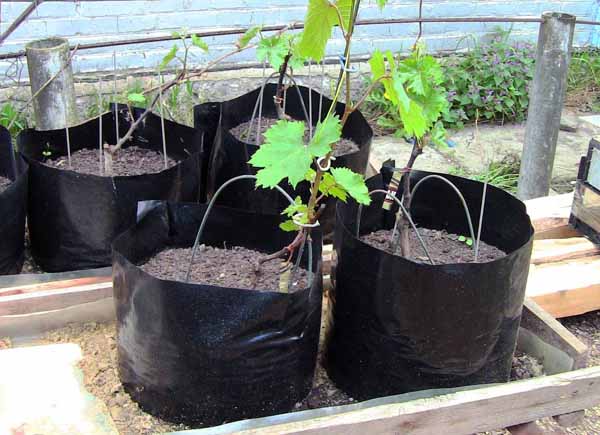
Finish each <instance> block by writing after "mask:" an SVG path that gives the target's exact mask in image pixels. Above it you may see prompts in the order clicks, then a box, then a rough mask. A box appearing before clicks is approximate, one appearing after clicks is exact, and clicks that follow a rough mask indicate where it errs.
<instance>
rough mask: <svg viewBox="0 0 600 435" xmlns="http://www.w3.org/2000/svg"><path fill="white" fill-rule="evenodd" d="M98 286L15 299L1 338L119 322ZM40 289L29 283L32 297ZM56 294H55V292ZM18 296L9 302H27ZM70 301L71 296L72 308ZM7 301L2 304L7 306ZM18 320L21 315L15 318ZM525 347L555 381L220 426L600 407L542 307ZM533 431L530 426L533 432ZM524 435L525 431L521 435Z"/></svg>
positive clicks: (414, 421) (453, 424) (72, 283)
mask: <svg viewBox="0 0 600 435" xmlns="http://www.w3.org/2000/svg"><path fill="white" fill-rule="evenodd" d="M96 284H102V283H90V282H89V281H88V280H86V281H85V282H83V283H81V282H80V281H78V280H77V279H74V280H61V281H60V283H59V282H54V283H51V284H44V285H43V290H42V291H41V292H39V299H40V301H42V303H41V305H40V306H41V307H45V308H46V307H55V309H52V310H45V308H44V311H40V310H38V309H36V305H35V303H33V301H35V299H36V297H37V296H36V293H35V292H33V291H29V292H26V293H23V294H21V295H27V297H26V298H24V299H21V300H15V299H10V304H9V306H10V307H11V310H12V313H11V314H6V310H5V311H4V314H2V315H0V336H9V337H13V338H15V337H16V338H18V337H22V336H30V335H35V334H40V333H43V332H45V331H48V330H51V329H56V328H60V327H63V326H66V325H67V324H69V323H83V322H90V321H95V322H108V321H114V319H115V312H114V303H113V299H112V295H110V294H107V293H104V290H103V289H102V287H99V288H98V289H97V290H96V293H95V294H96V295H97V296H98V298H97V299H95V300H94V298H90V291H89V288H88V287H89V286H90V285H96ZM65 285H66V286H67V287H64V286H65ZM34 287H35V286H34V285H33V284H31V283H29V284H27V290H32V289H33V288H34ZM49 287H51V288H52V292H54V295H52V294H50V293H49V291H50V290H49ZM14 291H15V289H14V288H12V289H11V290H10V292H11V294H10V295H8V296H3V297H0V301H1V300H2V298H12V297H14V296H19V294H12V293H14ZM65 294H68V295H69V299H68V304H69V305H68V306H64V307H63V308H56V307H59V306H61V304H63V305H64V304H65V303H66V302H65ZM3 303H4V302H0V307H1V306H2V304H3ZM15 313H18V314H15ZM518 348H519V349H520V350H522V351H523V352H526V353H528V354H530V355H532V356H534V357H536V358H538V359H539V360H540V361H541V362H542V363H543V365H544V367H545V370H546V372H547V373H548V374H550V375H551V376H547V377H542V378H537V379H532V380H526V381H519V382H512V383H509V384H502V385H493V386H473V387H466V388H459V389H447V390H433V391H425V392H419V393H411V394H404V395H398V396H393V397H387V398H382V399H376V400H373V401H369V402H364V403H361V404H356V405H346V406H340V407H334V408H327V409H320V410H311V411H304V412H300V413H294V414H287V415H280V416H274V417H267V418H263V419H256V420H248V421H245V422H241V423H231V424H229V425H224V426H220V427H219V428H218V433H220V434H228V433H243V434H261V435H262V434H265V435H266V434H297V433H302V434H313V433H314V434H342V433H343V434H344V435H346V434H363V433H382V434H383V433H393V432H394V431H396V432H398V431H400V432H401V433H405V431H406V430H407V429H408V428H410V433H411V434H431V433H449V432H448V431H450V432H451V433H453V434H471V433H474V432H477V431H484V430H493V429H497V428H501V427H507V426H511V427H512V426H515V425H521V426H518V427H516V426H515V427H513V428H512V430H513V431H514V433H515V434H516V433H528V432H523V430H524V429H523V428H524V426H522V424H524V423H527V422H530V421H532V420H536V419H539V418H542V417H548V416H555V415H562V414H568V418H567V417H561V418H562V419H563V420H568V422H569V424H573V423H574V422H575V421H576V418H574V417H573V416H575V417H577V416H578V415H579V414H572V413H574V412H577V411H580V410H582V409H585V408H589V407H592V406H595V405H597V404H599V403H600V367H595V368H588V369H582V367H585V365H586V361H587V348H586V347H585V346H584V345H583V344H582V343H581V342H579V340H577V338H576V337H574V336H573V335H572V334H571V333H570V332H569V331H568V330H566V329H565V328H564V327H562V325H560V324H559V323H558V322H557V321H556V320H555V319H554V318H552V317H551V316H550V315H548V314H547V313H546V312H544V311H543V310H542V309H541V308H540V307H539V306H538V305H537V304H536V303H535V302H534V301H532V300H529V299H528V300H527V301H526V303H525V308H524V313H523V322H522V327H521V329H520V331H519V341H518ZM214 430H216V429H204V430H197V431H190V432H189V434H190V435H192V434H207V433H215V432H214ZM525 430H528V429H527V426H525ZM519 431H521V432H519Z"/></svg>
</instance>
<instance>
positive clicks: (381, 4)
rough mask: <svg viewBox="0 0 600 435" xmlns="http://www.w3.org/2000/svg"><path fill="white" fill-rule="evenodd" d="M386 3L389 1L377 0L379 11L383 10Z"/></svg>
mask: <svg viewBox="0 0 600 435" xmlns="http://www.w3.org/2000/svg"><path fill="white" fill-rule="evenodd" d="M386 3H387V0H377V6H379V9H383V8H384V7H385V4H386Z"/></svg>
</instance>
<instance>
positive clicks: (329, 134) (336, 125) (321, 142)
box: [308, 115, 342, 157]
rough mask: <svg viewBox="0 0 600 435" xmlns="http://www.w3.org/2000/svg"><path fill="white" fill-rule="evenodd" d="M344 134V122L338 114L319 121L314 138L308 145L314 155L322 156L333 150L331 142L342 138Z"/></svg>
mask: <svg viewBox="0 0 600 435" xmlns="http://www.w3.org/2000/svg"><path fill="white" fill-rule="evenodd" d="M341 136H342V124H341V123H340V119H339V118H338V117H337V116H335V115H334V116H330V117H329V118H325V122H319V123H318V124H317V129H316V130H315V134H314V136H313V138H312V139H311V140H310V143H309V144H308V147H309V148H310V153H311V154H312V155H313V156H314V157H322V156H324V155H326V154H327V153H329V151H331V144H333V143H335V142H337V141H338V140H340V137H341Z"/></svg>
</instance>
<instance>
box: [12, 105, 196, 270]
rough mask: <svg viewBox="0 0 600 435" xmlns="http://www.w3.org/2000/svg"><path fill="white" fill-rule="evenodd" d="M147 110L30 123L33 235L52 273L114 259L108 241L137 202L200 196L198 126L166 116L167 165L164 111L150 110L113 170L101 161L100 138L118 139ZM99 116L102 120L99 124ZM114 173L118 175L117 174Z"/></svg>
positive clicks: (34, 248) (37, 254) (39, 258)
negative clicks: (65, 123) (38, 127)
mask: <svg viewBox="0 0 600 435" xmlns="http://www.w3.org/2000/svg"><path fill="white" fill-rule="evenodd" d="M143 111H144V109H132V111H130V110H129V108H127V106H122V105H120V106H119V107H118V111H117V113H118V123H117V122H115V110H114V106H113V108H112V109H111V110H110V111H109V112H107V113H104V114H103V115H102V116H101V118H100V117H97V118H94V119H91V120H89V121H87V122H85V123H83V124H80V125H77V126H74V127H71V128H69V144H70V152H71V168H69V161H68V160H69V159H68V147H67V140H66V139H67V137H66V131H65V130H50V131H35V130H31V129H30V130H25V131H23V132H22V133H21V134H20V135H19V137H18V143H19V150H20V152H21V153H22V154H23V155H24V156H25V158H26V159H27V160H28V161H29V163H30V165H31V175H30V183H31V189H30V194H29V219H28V225H29V234H30V239H31V252H32V256H33V258H34V260H35V262H36V263H37V264H38V265H39V266H40V267H41V268H42V269H43V270H45V271H47V272H62V271H69V270H77V269H91V268H97V267H104V266H108V265H109V264H110V262H111V249H110V243H111V242H112V240H113V239H114V237H115V236H116V235H117V234H119V233H120V232H122V231H124V230H125V229H126V228H128V227H130V226H131V225H133V224H134V223H135V220H136V209H137V202H138V201H143V200H150V199H166V200H174V201H198V200H201V199H202V194H203V185H202V183H201V180H202V174H201V159H202V150H201V142H200V141H198V140H197V138H196V135H197V133H198V132H197V130H196V129H193V128H190V127H186V126H184V125H180V124H177V123H175V122H172V121H169V120H165V121H164V122H165V141H166V149H167V156H168V159H167V169H165V166H164V155H163V140H162V128H161V120H160V117H158V116H156V115H154V114H149V115H148V116H147V117H146V118H145V120H144V121H143V122H142V123H140V125H139V126H138V128H137V129H136V130H135V131H134V134H133V136H132V138H131V140H129V141H127V142H126V143H125V144H124V146H123V148H122V149H120V150H118V151H117V152H116V153H115V157H114V159H113V162H112V173H111V172H109V170H108V169H107V168H108V167H106V166H104V165H102V162H103V160H102V156H101V155H100V151H99V135H100V128H102V139H103V140H102V143H106V144H115V143H116V142H117V132H116V129H117V125H118V129H119V133H118V137H123V136H124V135H125V134H126V132H127V130H128V129H129V127H130V126H131V123H132V119H137V117H139V116H140V115H141V113H142V112H143ZM100 119H101V120H102V122H101V123H100ZM111 175H112V176H111Z"/></svg>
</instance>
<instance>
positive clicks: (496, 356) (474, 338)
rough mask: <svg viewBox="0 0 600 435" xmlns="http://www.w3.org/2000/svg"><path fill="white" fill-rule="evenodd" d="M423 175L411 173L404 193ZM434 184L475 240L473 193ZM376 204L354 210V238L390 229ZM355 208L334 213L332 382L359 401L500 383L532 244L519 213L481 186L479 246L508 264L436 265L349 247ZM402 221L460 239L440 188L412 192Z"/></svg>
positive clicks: (507, 199) (354, 244) (511, 201)
mask: <svg viewBox="0 0 600 435" xmlns="http://www.w3.org/2000/svg"><path fill="white" fill-rule="evenodd" d="M428 174H429V173H427V172H420V171H415V172H414V173H413V174H412V176H411V183H412V184H411V185H412V186H414V185H415V183H416V182H417V181H418V180H420V179H421V178H423V177H424V176H426V175H428ZM440 175H442V174H440ZM443 176H444V177H446V178H447V179H448V180H450V181H452V182H453V183H454V184H455V185H456V186H457V187H458V189H459V190H460V191H461V193H462V194H463V196H464V197H465V200H466V201H467V204H468V206H469V210H470V213H471V217H472V220H473V225H474V227H475V231H477V225H478V222H479V210H480V205H481V196H482V189H483V184H482V183H479V182H475V181H471V180H467V179H464V178H460V177H454V176H449V175H443ZM388 179H389V178H388ZM367 184H368V187H369V190H370V191H371V190H373V189H387V183H384V182H383V178H382V176H381V175H377V176H375V177H372V178H370V179H369V180H368V182H367ZM400 196H401V192H399V193H398V197H400ZM383 197H384V195H383V194H375V195H374V196H373V198H374V200H373V203H372V205H371V206H369V207H365V208H364V210H363V212H362V220H361V229H360V234H361V235H364V234H368V233H370V232H372V231H375V230H378V229H390V228H392V227H393V223H394V212H386V211H384V210H383V209H382V208H381V205H382V202H383ZM357 209H358V206H357V205H356V203H354V202H352V203H349V204H343V203H339V204H338V207H337V216H336V217H337V219H338V220H337V226H336V235H335V248H336V253H337V267H336V273H335V279H336V282H335V294H334V297H333V300H334V301H335V303H334V309H333V315H334V322H333V323H334V325H335V326H334V331H333V334H332V338H331V342H330V345H329V347H328V354H327V359H328V364H327V365H328V372H329V375H330V376H331V378H332V379H333V381H334V382H335V383H336V384H337V385H338V386H340V387H341V388H342V389H344V390H345V391H346V392H348V393H349V394H350V395H351V396H352V397H354V398H357V399H359V400H365V399H370V398H375V397H381V396H387V395H393V394H399V393H405V392H410V391H415V390H424V389H431V388H447V387H458V386H464V385H471V384H484V383H495V382H506V381H508V379H509V375H510V369H511V362H512V356H513V353H514V349H515V345H516V339H517V332H518V328H519V324H520V319H521V311H522V305H523V299H524V297H525V286H526V282H527V274H528V271H529V260H530V256H531V249H532V244H533V228H532V226H531V222H530V219H529V217H528V216H527V214H526V211H525V206H524V204H523V203H522V202H521V201H519V200H518V199H516V198H515V197H513V196H512V195H510V194H509V193H507V192H505V191H503V190H500V189H498V188H496V187H493V186H488V191H487V199H486V207H485V216H484V226H483V228H482V235H481V238H482V240H483V241H485V242H486V243H488V244H491V245H494V246H496V247H498V248H500V249H501V250H503V251H504V252H507V253H508V255H507V256H505V257H503V258H500V259H497V260H495V261H492V262H488V263H478V264H464V263H463V264H448V265H436V266H432V265H431V264H429V263H427V264H419V263H415V262H413V261H410V260H406V259H404V258H402V257H399V256H392V255H391V254H388V253H386V252H384V251H381V250H378V249H376V248H374V247H372V246H369V245H367V244H366V243H364V242H362V241H360V240H359V239H357V238H356V236H355V235H356V216H357ZM412 216H413V218H414V221H415V223H416V224H417V226H420V227H424V228H431V229H447V231H448V232H450V233H455V234H468V233H469V230H468V225H467V221H466V216H465V212H464V209H463V208H462V205H461V203H460V201H459V199H458V197H457V196H456V194H455V193H454V192H453V191H452V190H451V188H450V187H449V186H448V185H446V184H445V183H443V182H442V181H440V180H429V181H427V182H424V183H423V185H422V186H421V187H420V188H419V191H418V193H417V194H416V195H415V196H414V198H413V206H412Z"/></svg>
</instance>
